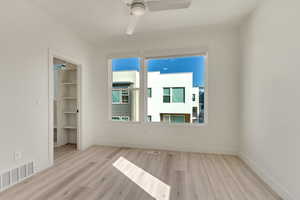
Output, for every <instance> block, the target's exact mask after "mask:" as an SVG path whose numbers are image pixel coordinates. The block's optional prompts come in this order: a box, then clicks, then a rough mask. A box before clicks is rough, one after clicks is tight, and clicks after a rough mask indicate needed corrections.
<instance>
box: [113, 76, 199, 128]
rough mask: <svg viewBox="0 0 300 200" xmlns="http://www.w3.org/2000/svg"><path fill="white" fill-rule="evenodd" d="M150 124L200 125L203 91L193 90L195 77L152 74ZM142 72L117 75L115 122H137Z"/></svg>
mask: <svg viewBox="0 0 300 200" xmlns="http://www.w3.org/2000/svg"><path fill="white" fill-rule="evenodd" d="M147 78H148V91H147V92H148V102H147V115H148V121H152V122H169V123H183V122H186V123H196V122H201V121H200V113H201V104H200V103H201V102H200V101H201V100H200V95H201V92H200V88H198V87H193V73H192V72H183V73H163V74H162V73H160V72H159V71H157V72H148V77H147ZM138 94H139V72H137V71H115V72H113V91H112V96H113V106H112V117H113V120H132V121H137V119H138V114H139V111H138V109H139V107H138V104H137V103H134V102H138V96H139V95H138Z"/></svg>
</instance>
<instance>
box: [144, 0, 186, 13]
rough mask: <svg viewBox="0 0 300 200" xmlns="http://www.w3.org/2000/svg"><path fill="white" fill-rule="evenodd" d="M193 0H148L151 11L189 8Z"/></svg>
mask: <svg viewBox="0 0 300 200" xmlns="http://www.w3.org/2000/svg"><path fill="white" fill-rule="evenodd" d="M190 5H191V0H148V1H147V7H148V9H149V11H152V12H154V11H163V10H175V9H183V8H188V7H190Z"/></svg>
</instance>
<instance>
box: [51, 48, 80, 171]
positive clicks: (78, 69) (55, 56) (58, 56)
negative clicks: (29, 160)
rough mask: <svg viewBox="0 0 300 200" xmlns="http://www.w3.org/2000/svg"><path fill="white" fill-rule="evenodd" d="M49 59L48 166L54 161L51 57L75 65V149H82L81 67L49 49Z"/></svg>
mask: <svg viewBox="0 0 300 200" xmlns="http://www.w3.org/2000/svg"><path fill="white" fill-rule="evenodd" d="M48 55H49V61H48V158H49V164H50V166H51V165H53V163H54V141H53V139H54V138H53V128H54V127H53V125H54V121H53V119H54V118H53V116H54V112H53V106H54V105H53V102H54V73H53V66H54V64H53V59H54V58H57V59H60V60H63V61H66V62H68V63H71V64H74V65H76V66H77V81H78V82H77V105H78V108H77V109H78V110H79V113H78V114H77V120H78V121H77V149H78V150H82V135H81V121H82V120H81V119H82V114H81V113H82V110H81V94H82V92H81V88H82V87H81V73H82V71H81V69H82V65H81V64H79V63H78V62H76V61H74V59H72V58H71V59H70V58H69V57H67V56H63V55H61V54H60V53H58V52H55V51H53V50H51V49H49V52H48Z"/></svg>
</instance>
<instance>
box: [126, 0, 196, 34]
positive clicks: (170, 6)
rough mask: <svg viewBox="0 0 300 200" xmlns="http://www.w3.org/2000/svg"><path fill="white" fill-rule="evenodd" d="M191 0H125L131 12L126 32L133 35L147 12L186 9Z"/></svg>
mask: <svg viewBox="0 0 300 200" xmlns="http://www.w3.org/2000/svg"><path fill="white" fill-rule="evenodd" d="M191 1H192V0H123V2H124V3H125V4H126V5H127V6H128V7H129V14H130V20H129V25H128V27H127V29H126V34H127V35H132V34H133V33H134V30H135V27H136V26H137V23H138V21H139V19H140V17H141V16H143V15H145V14H146V12H148V11H149V12H156V11H164V10H175V9H184V8H188V7H190V5H191Z"/></svg>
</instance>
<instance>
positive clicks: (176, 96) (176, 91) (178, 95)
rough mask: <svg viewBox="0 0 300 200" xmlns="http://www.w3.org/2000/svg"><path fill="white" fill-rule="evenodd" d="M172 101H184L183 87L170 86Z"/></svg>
mask: <svg viewBox="0 0 300 200" xmlns="http://www.w3.org/2000/svg"><path fill="white" fill-rule="evenodd" d="M172 102H173V103H184V88H172Z"/></svg>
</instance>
